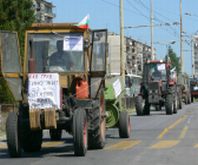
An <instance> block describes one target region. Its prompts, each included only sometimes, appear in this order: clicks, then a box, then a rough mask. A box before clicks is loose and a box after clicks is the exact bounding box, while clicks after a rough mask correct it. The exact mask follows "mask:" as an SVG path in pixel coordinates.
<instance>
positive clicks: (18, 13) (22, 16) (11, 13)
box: [0, 0, 35, 103]
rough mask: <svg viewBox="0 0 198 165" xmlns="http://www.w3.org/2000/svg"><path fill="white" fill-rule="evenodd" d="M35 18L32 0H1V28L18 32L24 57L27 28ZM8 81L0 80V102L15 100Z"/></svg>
mask: <svg viewBox="0 0 198 165" xmlns="http://www.w3.org/2000/svg"><path fill="white" fill-rule="evenodd" d="M34 20H35V17H34V11H33V2H32V0H0V30H9V31H16V32H18V36H19V44H20V54H21V58H22V59H23V52H24V36H25V30H26V28H27V27H29V26H30V25H31V24H32V23H33V22H34ZM6 87H7V85H6V82H5V81H4V80H2V79H1V80H0V103H3V102H6V103H7V102H9V103H10V102H13V98H12V97H11V96H12V95H11V93H10V92H9V90H8V88H6Z"/></svg>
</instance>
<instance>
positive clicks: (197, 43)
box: [192, 35, 198, 77]
mask: <svg viewBox="0 0 198 165" xmlns="http://www.w3.org/2000/svg"><path fill="white" fill-rule="evenodd" d="M192 48H193V53H192V74H193V76H196V77H198V35H194V36H193V45H192Z"/></svg>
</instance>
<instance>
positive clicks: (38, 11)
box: [33, 0, 55, 23]
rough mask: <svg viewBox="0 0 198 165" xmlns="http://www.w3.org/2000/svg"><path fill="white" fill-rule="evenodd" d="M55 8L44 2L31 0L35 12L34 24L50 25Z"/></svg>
mask: <svg viewBox="0 0 198 165" xmlns="http://www.w3.org/2000/svg"><path fill="white" fill-rule="evenodd" d="M54 7H55V6H54V5H53V4H52V3H51V2H48V1H46V0H33V8H34V10H35V17H36V21H35V22H36V23H52V22H53V18H54V17H55V14H54V13H53V8H54Z"/></svg>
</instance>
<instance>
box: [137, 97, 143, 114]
mask: <svg viewBox="0 0 198 165" xmlns="http://www.w3.org/2000/svg"><path fill="white" fill-rule="evenodd" d="M143 102H144V100H143V98H142V96H137V97H136V98H135V109H136V114H137V116H142V115H143V111H144V104H143Z"/></svg>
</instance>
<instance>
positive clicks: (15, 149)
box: [6, 112, 21, 157]
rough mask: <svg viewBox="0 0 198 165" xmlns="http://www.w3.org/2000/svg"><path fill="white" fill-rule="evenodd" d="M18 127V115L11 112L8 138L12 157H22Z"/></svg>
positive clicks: (8, 123) (7, 132)
mask: <svg viewBox="0 0 198 165" xmlns="http://www.w3.org/2000/svg"><path fill="white" fill-rule="evenodd" d="M18 126H19V125H18V115H17V114H16V113H15V112H10V113H9V115H8V118H7V121H6V136H7V145H8V152H9V154H10V157H20V156H21V145H20V140H19V131H18V130H19V128H18Z"/></svg>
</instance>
